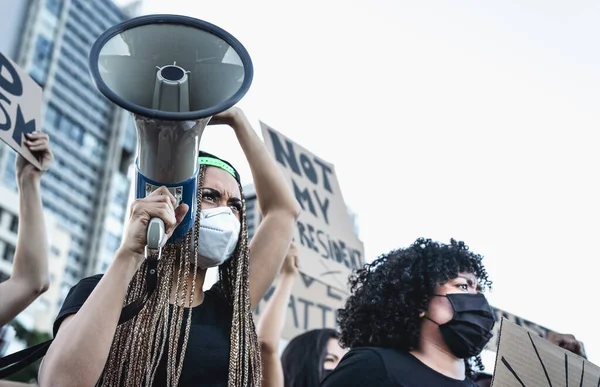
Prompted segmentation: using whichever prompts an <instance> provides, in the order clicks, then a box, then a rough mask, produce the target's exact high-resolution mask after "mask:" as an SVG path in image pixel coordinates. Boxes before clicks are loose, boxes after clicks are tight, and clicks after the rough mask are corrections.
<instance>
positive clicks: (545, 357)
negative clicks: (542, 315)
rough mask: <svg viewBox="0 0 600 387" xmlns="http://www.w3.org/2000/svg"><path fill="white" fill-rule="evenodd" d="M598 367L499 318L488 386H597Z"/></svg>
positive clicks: (599, 378)
mask: <svg viewBox="0 0 600 387" xmlns="http://www.w3.org/2000/svg"><path fill="white" fill-rule="evenodd" d="M599 383H600V368H599V367H597V366H596V365H594V364H593V363H590V362H589V361H587V360H585V359H584V358H583V357H581V356H578V355H576V354H574V353H572V352H569V351H567V350H564V349H562V348H560V347H558V346H556V345H554V344H552V343H550V342H549V341H547V340H544V339H542V338H541V337H539V336H538V335H536V334H535V333H533V332H531V331H530V330H528V329H526V328H523V327H521V326H519V325H517V324H515V323H512V322H510V321H509V320H507V319H506V318H502V321H501V326H500V341H499V345H498V354H497V356H496V367H495V369H494V378H493V380H492V387H513V386H514V387H548V386H551V387H568V386H578V387H598V385H599Z"/></svg>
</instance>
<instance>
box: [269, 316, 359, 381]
mask: <svg viewBox="0 0 600 387" xmlns="http://www.w3.org/2000/svg"><path fill="white" fill-rule="evenodd" d="M346 352H348V351H347V350H345V349H343V348H342V347H341V346H340V340H339V334H338V332H336V331H335V330H333V329H327V328H325V329H314V330H312V331H308V332H304V333H303V334H301V335H298V336H296V337H294V338H293V339H292V340H291V341H290V342H289V343H288V345H287V346H286V347H285V350H284V351H283V354H281V364H282V367H283V373H284V376H285V387H317V386H319V385H320V383H321V381H322V380H323V379H325V378H326V377H327V375H329V374H330V373H331V372H333V370H334V369H335V367H337V365H338V364H339V362H340V361H341V360H342V358H343V357H344V355H345V354H346Z"/></svg>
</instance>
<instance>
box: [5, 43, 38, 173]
mask: <svg viewBox="0 0 600 387" xmlns="http://www.w3.org/2000/svg"><path fill="white" fill-rule="evenodd" d="M41 117H42V88H41V87H40V86H39V85H38V84H37V83H36V82H35V81H34V80H33V79H32V78H31V77H30V76H29V74H27V73H26V72H25V71H24V70H23V69H21V68H20V67H19V66H17V64H16V63H14V62H13V61H12V60H10V59H9V58H7V57H6V56H4V55H3V54H2V53H0V139H1V140H2V141H4V142H5V143H6V144H7V145H8V146H10V147H11V148H13V149H14V150H15V151H16V152H18V153H19V154H20V155H21V156H23V157H24V158H25V159H26V160H27V161H29V162H30V163H31V164H33V165H35V166H36V167H37V168H39V169H42V166H41V164H40V162H39V160H38V159H37V158H36V157H35V156H34V155H33V153H31V151H30V150H29V148H27V146H26V145H24V144H23V141H24V140H25V134H26V133H31V132H34V131H36V130H38V128H39V127H40V126H41V119H42V118H41Z"/></svg>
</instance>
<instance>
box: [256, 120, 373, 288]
mask: <svg viewBox="0 0 600 387" xmlns="http://www.w3.org/2000/svg"><path fill="white" fill-rule="evenodd" d="M260 124H261V128H262V132H263V137H264V141H265V143H266V145H267V149H269V151H270V152H271V153H272V154H273V157H274V158H275V160H276V161H277V163H278V164H279V166H280V168H281V170H282V171H283V173H284V175H285V177H286V179H287V181H288V183H289V184H290V187H291V188H292V190H293V191H294V194H295V196H296V200H298V202H299V203H300V205H301V206H302V209H303V212H302V214H301V215H300V217H299V219H298V221H297V223H296V226H297V227H296V230H295V234H294V240H295V242H296V246H297V247H298V250H299V253H300V255H301V257H302V258H301V259H302V266H301V271H302V272H304V274H306V275H308V276H309V277H312V278H314V279H316V280H318V281H320V282H323V283H324V284H325V285H329V286H332V287H335V288H337V289H340V290H343V291H347V287H348V276H349V275H350V274H351V273H352V271H353V270H355V269H358V268H360V267H362V265H363V264H364V247H363V244H362V242H361V241H360V240H359V239H358V237H357V236H356V235H355V234H354V223H353V222H352V219H351V218H350V216H349V214H348V210H347V207H346V204H345V203H344V198H343V196H342V193H341V190H340V185H339V183H338V180H337V176H336V174H335V169H334V167H333V165H331V164H329V163H327V162H326V161H324V160H322V159H320V158H318V157H317V156H315V155H314V154H312V153H311V152H309V151H308V150H307V149H305V148H303V147H301V146H300V145H298V144H296V143H294V142H293V141H292V140H290V139H289V138H287V137H285V136H284V135H282V134H281V133H279V132H277V131H276V130H274V129H273V128H271V127H269V126H268V125H266V124H264V123H263V122H261V123H260Z"/></svg>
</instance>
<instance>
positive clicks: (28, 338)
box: [6, 320, 52, 383]
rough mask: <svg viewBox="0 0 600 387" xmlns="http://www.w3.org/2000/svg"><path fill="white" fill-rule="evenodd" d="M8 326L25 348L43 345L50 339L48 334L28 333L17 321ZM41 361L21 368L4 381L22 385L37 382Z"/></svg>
mask: <svg viewBox="0 0 600 387" xmlns="http://www.w3.org/2000/svg"><path fill="white" fill-rule="evenodd" d="M10 325H12V327H13V328H15V335H16V337H17V338H18V339H19V340H21V341H23V342H25V345H26V346H27V347H31V346H34V345H36V344H40V343H43V342H44V341H48V340H50V339H51V338H52V336H50V334H48V333H46V332H40V331H36V330H33V331H28V330H27V329H26V328H25V327H24V326H23V325H21V324H20V323H19V322H18V321H17V320H13V321H12V322H11V323H10ZM40 362H41V360H38V361H36V362H34V363H32V364H30V365H28V366H27V367H25V368H23V369H22V370H21V371H19V372H16V373H14V374H13V375H11V376H9V377H8V378H6V380H11V381H13V382H24V383H35V382H36V381H37V374H38V370H39V368H40Z"/></svg>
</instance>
